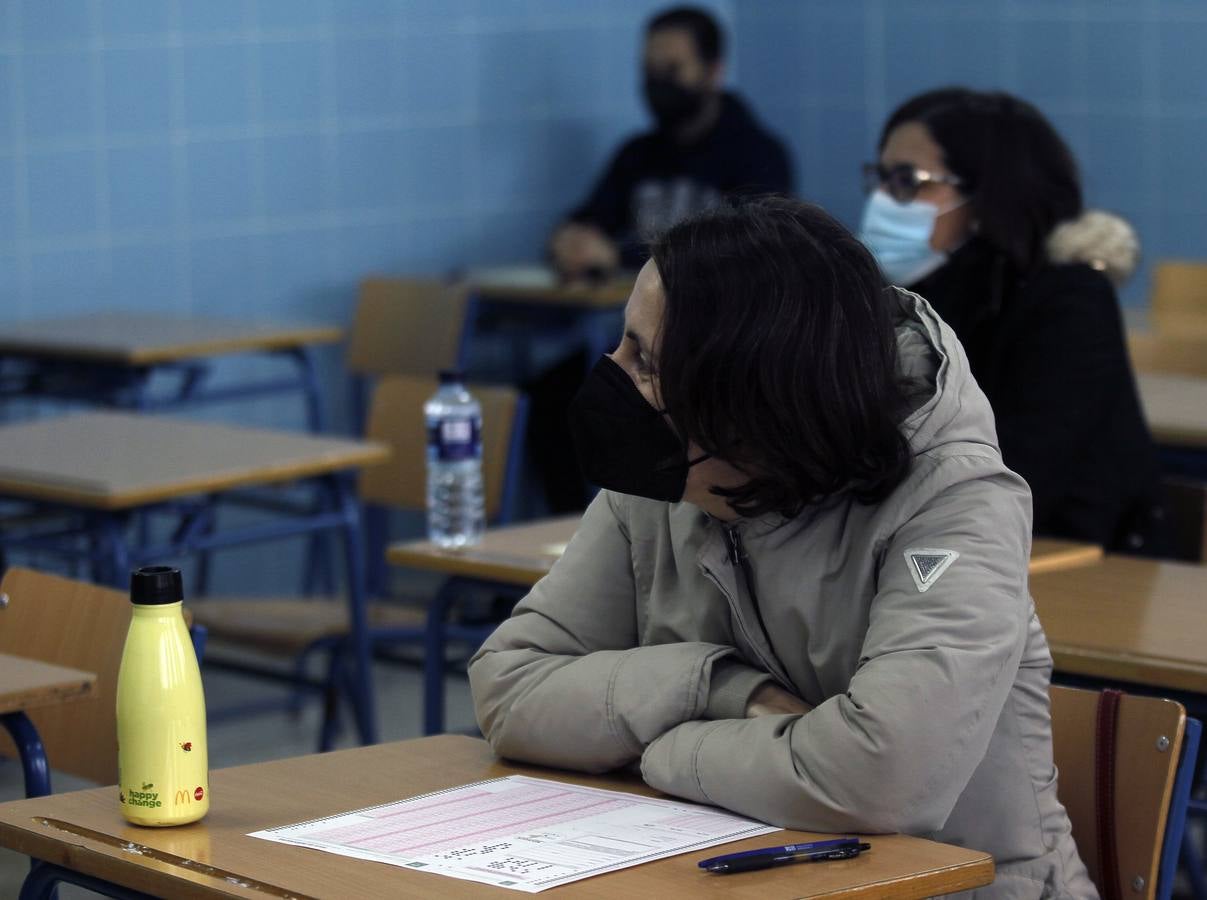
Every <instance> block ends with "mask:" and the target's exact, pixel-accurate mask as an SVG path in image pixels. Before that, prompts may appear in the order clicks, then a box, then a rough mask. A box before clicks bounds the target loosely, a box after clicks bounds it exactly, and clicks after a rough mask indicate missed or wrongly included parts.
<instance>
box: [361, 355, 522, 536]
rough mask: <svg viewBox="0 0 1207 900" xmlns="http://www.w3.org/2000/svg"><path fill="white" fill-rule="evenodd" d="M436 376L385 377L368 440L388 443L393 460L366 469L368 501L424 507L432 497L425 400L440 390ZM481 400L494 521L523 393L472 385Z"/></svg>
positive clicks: (379, 387)
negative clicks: (428, 484) (430, 491)
mask: <svg viewBox="0 0 1207 900" xmlns="http://www.w3.org/2000/svg"><path fill="white" fill-rule="evenodd" d="M436 388H437V382H436V380H435V379H434V378H415V377H411V376H406V375H396V376H392V377H389V378H383V379H382V380H381V381H380V382H378V384H377V387H376V389H375V390H374V392H373V403H372V405H371V407H370V409H369V425H368V431H367V437H368V439H369V440H373V441H382V442H383V443H386V444H389V445H390V448H391V451H392V452H391V454H390V458H389V460H387V461H386V462H384V463H382V464H381V465H377V466H372V467H370V468H366V469H365V470H363V472H362V473H361V478H360V496H361V499H362V500H364V501H365V502H367V503H377V504H381V505H383V506H393V507H398V508H400V509H411V510H422V509H424V507H425V505H426V499H427V496H426V495H427V472H426V460H427V434H426V431H425V427H424V422H423V404H424V401H426V400H427V399H428V398H429V397H431V396H432V394H434V393H435V392H436ZM469 390H470V392H471V393H472V394H473V395H474V396H475V397H476V398H477V399H478V402H479V403H481V404H482V479H483V482H484V487H485V494H486V518H487V521H493V520H494V519H495V518H497V517H498V514H499V512H500V510H501V508H502V505H503V495H504V489H505V488H506V482H507V474H508V461H509V457H510V454H511V447H512V436H513V432H514V431H515V428H516V413H517V409H518V407H519V403H520V394H519V392H518V391H517V390H516V389H515V388H512V387H506V386H501V385H470V386H469Z"/></svg>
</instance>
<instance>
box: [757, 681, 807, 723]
mask: <svg viewBox="0 0 1207 900" xmlns="http://www.w3.org/2000/svg"><path fill="white" fill-rule="evenodd" d="M811 709H813V707H812V706H810V705H809V704H808V703H806V702H805V701H804V700H802V699H801V698H800V697H797V696H796V695H795V694H790V693H788V692H787V691H785V690H784V689H783V688H782V687H780V686H779V685H778V684H773V683H771V682H768V683H767V684H764V685H761V686H760V687H759V688H758V689H757V690H756V691H755V692H754V693H753V694H751V695H750V699H749V700H748V701H746V718H748V719H753V718H754V717H755V716H782V715H794V716H796V715H803V714H804V713H807V712H809V710H811Z"/></svg>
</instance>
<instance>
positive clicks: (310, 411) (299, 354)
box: [289, 347, 327, 434]
mask: <svg viewBox="0 0 1207 900" xmlns="http://www.w3.org/2000/svg"><path fill="white" fill-rule="evenodd" d="M289 355H290V356H292V357H293V360H294V362H296V363H297V366H298V370H299V371H300V372H301V376H302V393H303V394H304V396H305V398H306V427H308V428H309V429H310V430H311V431H313V432H314V433H315V434H318V433H319V432H322V431H326V430H327V413H326V410H325V409H324V408H323V389H322V386H321V385H320V384H319V377H318V366H317V365H315V362H314V350H313V349H312V348H310V347H294V348H293V349H291V350H290V351H289Z"/></svg>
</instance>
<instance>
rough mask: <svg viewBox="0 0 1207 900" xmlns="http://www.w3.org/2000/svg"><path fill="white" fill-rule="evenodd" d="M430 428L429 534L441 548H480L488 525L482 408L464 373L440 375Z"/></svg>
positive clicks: (429, 406) (428, 411) (428, 408)
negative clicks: (483, 475)
mask: <svg viewBox="0 0 1207 900" xmlns="http://www.w3.org/2000/svg"><path fill="white" fill-rule="evenodd" d="M423 416H424V419H425V421H426V423H427V533H428V540H430V541H431V542H432V543H434V544H437V545H438V546H441V547H466V546H469V545H470V544H476V543H478V541H479V540H480V539H481V537H482V529H483V528H484V527H485V525H486V508H485V504H484V501H483V496H482V407H481V406H480V405H479V403H478V401H477V400H475V399H474V398H473V396H472V395H471V394H470V393H469V391H467V390H466V389H465V384H464V378H463V377H462V375H461V373H460V372H441V373H440V389H439V390H438V391H436V393H435V394H434V395H433V396H432V397H431V399H429V400H428V401H427V403H425V404H424V405H423Z"/></svg>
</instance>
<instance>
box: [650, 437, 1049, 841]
mask: <svg viewBox="0 0 1207 900" xmlns="http://www.w3.org/2000/svg"><path fill="white" fill-rule="evenodd" d="M944 465H945V466H952V465H957V466H960V465H962V466H966V467H967V469H968V470H969V471H970V472H975V471H976V470H977V469H980V470H981V471H984V461H983V460H982V461H981V462H980V463H979V464H978V463H977V462H975V461H973V460H965V459H963V458H959V459H955V460H951V459H949V460H947V461H945V463H944ZM995 465H998V466H1000V464H998V463H995ZM999 471H1000V468H999ZM911 550H954V551H956V552H958V553H959V554H960V555H959V557H958V558H956V559H955V561H954V562H953V563H951V565H950V566H949V567H948V568H947V569H946V570H945V571H944V572H943V573H942V574H940V575H939V576H938V577H937V579H935V580H933V581H931V582H930V586H929V587H928V588H927V589H926V590H925V591H923V590H920V589H919V588H918V586H917V585H916V584H915V582H914V579H913V577H912V576H911V575H910V572H909V568H908V567H909V565H910V563H909V562H908V560H907V555H908V554H907V551H911ZM1029 551H1030V521H1029V517H1028V503H1027V489H1026V486H1025V485H1024V484H1022V483H1021V481H1020V480H1019V479H1018V478H1017V476H1015V475H1013V473H1010V472H1004V471H1002V472H1001V473H1000V474H998V475H995V476H983V477H980V478H975V477H974V478H973V479H972V480H964V481H962V482H961V483H959V484H956V485H954V486H952V487H949V488H947V489H945V490H943V491H942V492H940V493H939V494H937V495H936V496H934V497H933V498H932V499H931V500H930V501H929V502H928V504H927V505H926V506H925V507H924V508H923V509H922V510H921V511H919V512H918V513H916V514H915V515H914V516H913V517H912V518H911V519H910V520H909V521H908V522H906V523H905V525H904V526H903V527H901V528H900V529H899V530H898V532H897V533H896V534H895V536H894V537H893V538H892V539H891V540H890V541H889V542H888V544H887V546H886V547H885V549H884V553H883V555H882V556H880V557H879V562H878V566H879V570H878V590H877V593H876V596H875V598H874V599H873V602H872V606H871V609H870V616H869V622H868V629H867V633H866V636H865V637H864V641H863V644H862V649H861V654H860V661H859V665H858V668H857V669H856V672H855V674H854V676H853V677H852V678H851V680H850V682H849V685H848V688H847V690H846V692H845V693H843V694H838V695H836V696H833V697H830V698H828V699H827V700H825V701H824V702H823V703H821V704H819V705H818V706H817V707H816V708H815V709H813V710H812V711H810V712H808V713H806V714H804V715H783V716H760V717H756V718H751V719H742V720H732V721H718V722H688V723H686V724H684V725H681V726H679V727H677V728H674V729H672V730H671V731H669V732H667V733H666V734H665V735H663V736H662V737H661V738H659V739H658V740H656V741H654V742H653V743H652V744H650V746H649V747H648V748H647V749H646V751H645V754H644V757H643V759H642V774H643V776H644V777H645V780H646V781H647V783H649V784H650V785H651V786H652V787H655V788H658V789H660V790H663V791H666V792H668V793H671V794H675V795H678V796H680V797H685V798H688V799H691V800H696V801H699V802H703V803H711V804H714V805H717V806H722V807H725V808H727V809H731V810H734V811H736V812H739V813H743V814H745V815H749V816H752V817H754V818H757V819H761V820H763V821H766V822H769V823H772V824H775V825H779V826H782V827H792V828H801V829H806V830H815V831H828V832H846V831H854V832H893V831H902V832H907V833H914V834H924V833H928V832H932V831H935V830H937V829H939V828H941V827H942V825H943V823H944V822H945V821H946V820H947V817H948V816H949V815H950V813H951V810H952V809H953V808H954V806H955V803H956V800H957V799H958V798H959V796H960V794H961V792H962V791H963V790H964V788H965V786H966V785H967V784H968V782H969V780H970V779H971V777H972V774H973V772H974V770H975V769H976V767H977V765H978V764H979V763H980V761H981V759H982V758H983V757H984V755H985V752H986V750H987V749H988V746H989V740H990V738H991V736H992V734H993V731H994V729H995V727H996V725H997V720H998V718H999V715H1000V714H1001V711H1002V709H1003V707H1004V705H1005V703H1006V699H1007V697H1008V695H1009V692H1010V689H1011V686H1012V684H1013V682H1014V676H1015V672H1016V670H1017V668H1018V663H1019V659H1020V656H1021V653H1022V649H1023V646H1024V643H1025V639H1026V624H1027V620H1028V616H1029V609H1030V605H1029V604H1030V600H1029V597H1028V594H1027V558H1028V554H1029Z"/></svg>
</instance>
